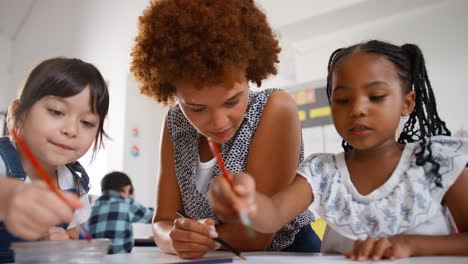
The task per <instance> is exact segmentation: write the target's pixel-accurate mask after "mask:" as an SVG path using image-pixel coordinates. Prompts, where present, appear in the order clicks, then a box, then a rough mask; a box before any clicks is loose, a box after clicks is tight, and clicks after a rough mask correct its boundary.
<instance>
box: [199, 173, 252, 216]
mask: <svg viewBox="0 0 468 264" xmlns="http://www.w3.org/2000/svg"><path fill="white" fill-rule="evenodd" d="M232 179H233V184H234V188H232V187H231V186H230V185H229V183H228V182H227V181H226V179H225V178H224V177H221V176H219V177H217V178H216V179H215V180H214V181H213V182H212V183H211V187H210V190H209V192H208V198H209V200H210V203H211V207H212V208H213V210H214V212H215V213H216V214H217V215H218V216H219V217H220V219H222V220H223V221H224V222H229V223H236V222H239V212H240V211H242V210H243V211H245V212H246V213H247V215H248V216H249V217H254V216H255V214H256V204H255V193H256V191H255V181H254V179H253V178H252V176H250V175H249V174H247V173H238V174H233V175H232Z"/></svg>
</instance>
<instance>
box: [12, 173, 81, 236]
mask: <svg viewBox="0 0 468 264" xmlns="http://www.w3.org/2000/svg"><path fill="white" fill-rule="evenodd" d="M62 193H63V195H64V196H65V198H66V199H67V200H68V203H69V204H71V205H72V206H73V207H74V208H80V207H82V206H83V204H82V202H81V201H80V200H79V198H78V197H76V195H74V194H72V193H67V192H62ZM6 202H7V209H6V215H5V219H4V223H5V226H6V228H7V229H8V231H9V232H11V233H12V234H13V235H15V236H18V237H20V238H23V239H26V240H37V239H40V238H41V237H43V235H44V234H45V233H47V232H48V230H49V228H50V227H52V226H55V225H58V224H60V223H69V222H71V220H72V219H73V208H70V206H69V205H67V204H66V203H65V202H64V201H62V200H61V199H60V198H59V197H58V196H57V195H56V194H55V193H53V192H52V191H50V190H49V188H48V187H47V185H46V184H45V183H43V182H33V183H30V184H24V183H22V182H21V183H20V184H18V185H16V186H15V187H14V189H13V190H12V193H11V196H10V197H9V199H8V200H7V201H6Z"/></svg>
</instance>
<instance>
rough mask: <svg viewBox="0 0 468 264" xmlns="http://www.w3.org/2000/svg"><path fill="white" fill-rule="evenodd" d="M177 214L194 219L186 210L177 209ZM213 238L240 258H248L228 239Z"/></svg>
mask: <svg viewBox="0 0 468 264" xmlns="http://www.w3.org/2000/svg"><path fill="white" fill-rule="evenodd" d="M176 214H177V215H178V216H180V217H185V218H188V219H192V218H191V217H190V216H188V215H186V214H185V213H184V212H182V211H179V210H177V211H176ZM213 240H214V241H216V242H218V243H219V244H221V245H222V246H223V247H225V248H226V249H228V250H229V251H231V252H232V253H234V254H235V255H236V256H238V257H239V258H241V259H244V260H245V259H246V258H245V257H244V256H242V255H241V252H240V251H239V250H237V249H235V248H233V247H232V246H231V245H229V244H228V243H227V242H226V241H224V240H222V239H221V238H219V237H217V238H213Z"/></svg>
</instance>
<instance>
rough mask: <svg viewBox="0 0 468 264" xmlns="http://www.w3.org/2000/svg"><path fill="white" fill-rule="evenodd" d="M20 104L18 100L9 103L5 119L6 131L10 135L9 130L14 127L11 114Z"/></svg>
mask: <svg viewBox="0 0 468 264" xmlns="http://www.w3.org/2000/svg"><path fill="white" fill-rule="evenodd" d="M20 104H21V100H20V99H16V100H14V101H13V103H11V105H10V106H9V107H8V115H7V117H6V119H7V129H8V133H10V134H11V130H12V129H13V128H14V127H15V121H14V119H13V113H14V112H15V111H16V108H18V106H19V105H20Z"/></svg>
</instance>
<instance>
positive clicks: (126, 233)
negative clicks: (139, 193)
mask: <svg viewBox="0 0 468 264" xmlns="http://www.w3.org/2000/svg"><path fill="white" fill-rule="evenodd" d="M101 190H102V195H101V197H99V199H97V200H96V202H94V204H93V206H92V210H91V216H90V218H89V221H88V229H89V232H90V234H91V236H92V237H93V238H109V239H112V244H111V245H110V247H109V254H114V253H129V252H131V251H132V248H133V245H134V244H135V242H134V240H133V229H132V223H137V222H140V223H145V224H150V223H151V220H152V218H153V213H154V209H153V208H146V207H144V206H143V205H141V204H139V203H138V202H137V201H135V200H134V199H133V198H132V195H133V185H132V181H131V180H130V177H128V175H127V174H125V173H123V172H118V171H114V172H111V173H109V174H106V175H105V176H104V178H102V181H101Z"/></svg>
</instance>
